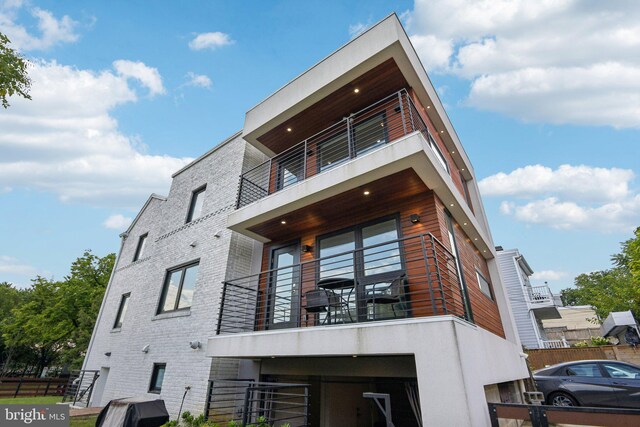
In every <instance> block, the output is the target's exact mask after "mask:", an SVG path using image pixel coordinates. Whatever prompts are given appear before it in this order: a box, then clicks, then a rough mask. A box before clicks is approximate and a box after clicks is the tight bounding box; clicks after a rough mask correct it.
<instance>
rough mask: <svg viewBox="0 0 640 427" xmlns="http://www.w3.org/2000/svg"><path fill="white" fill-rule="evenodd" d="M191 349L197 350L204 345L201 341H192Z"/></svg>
mask: <svg viewBox="0 0 640 427" xmlns="http://www.w3.org/2000/svg"><path fill="white" fill-rule="evenodd" d="M189 347H191V348H192V349H194V350H197V349H199V348H201V347H202V344H201V343H200V341H191V342H190V343H189Z"/></svg>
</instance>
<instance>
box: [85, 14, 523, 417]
mask: <svg viewBox="0 0 640 427" xmlns="http://www.w3.org/2000/svg"><path fill="white" fill-rule="evenodd" d="M238 176H240V180H239V181H238ZM523 356H524V355H523V354H522V353H521V346H520V342H519V340H518V336H517V332H516V330H515V326H514V323H513V319H512V316H511V312H510V308H509V302H508V299H507V297H506V294H505V289H504V287H503V284H502V282H501V280H500V275H499V273H498V266H497V263H496V252H495V250H494V245H493V241H492V238H491V233H490V230H489V227H488V224H487V218H486V216H485V213H484V208H483V205H482V202H481V199H480V195H479V192H478V187H477V182H476V178H475V175H474V171H473V167H472V166H471V163H470V161H469V159H468V157H467V155H466V153H465V151H464V149H463V147H462V145H461V143H460V141H459V139H458V136H457V135H456V133H455V131H454V129H453V126H452V124H451V122H450V121H449V118H448V117H447V115H446V113H445V111H444V107H443V105H442V104H441V102H440V100H439V99H438V96H437V94H436V91H435V89H434V87H433V86H432V84H431V82H430V81H429V78H428V77H427V74H426V72H425V70H424V69H423V67H422V65H421V63H420V61H419V59H418V57H417V55H416V52H415V50H414V49H413V46H412V45H411V43H410V41H409V39H408V37H407V35H406V33H405V32H404V29H403V28H402V26H401V24H400V21H399V20H398V18H397V16H396V15H395V14H393V15H390V16H389V17H387V18H386V19H384V20H383V21H381V22H379V23H378V24H376V25H374V26H373V27H372V28H370V29H369V30H368V31H366V32H365V33H363V34H362V35H360V36H358V37H357V38H355V39H353V40H351V41H350V42H349V43H347V44H346V45H345V46H343V47H342V48H340V49H338V50H337V51H336V52H334V53H332V54H331V55H329V56H328V57H326V58H325V59H324V60H322V61H321V62H319V63H318V64H316V65H315V66H313V67H312V68H310V69H309V70H307V71H305V72H304V73H303V74H301V75H300V76H298V77H297V78H295V79H294V80H292V81H291V82H289V83H287V84H286V85H285V86H283V87H282V88H281V89H279V90H278V91H277V92H275V93H274V94H272V95H271V96H269V97H268V98H266V99H265V100H264V101H262V102H261V103H259V104H258V105H256V106H255V107H253V108H252V109H251V110H249V111H248V112H247V113H246V118H245V124H244V129H243V130H242V131H241V132H240V133H238V134H237V135H234V136H233V137H231V138H230V139H229V140H227V141H225V142H223V143H221V144H220V145H218V146H217V147H216V148H214V149H213V150H211V151H210V152H209V153H207V154H205V155H204V156H202V157H201V158H199V159H197V160H195V161H194V162H193V163H191V164H190V165H188V166H186V167H185V168H183V169H182V170H181V171H179V172H177V173H176V174H175V175H174V179H173V184H172V186H171V189H170V191H169V195H168V197H166V198H162V197H159V196H152V197H151V198H150V199H149V201H148V202H147V204H146V205H145V206H144V207H143V209H142V211H141V212H140V214H139V215H138V217H137V218H136V219H135V221H134V222H133V224H132V225H131V227H130V228H129V230H127V232H126V233H124V234H123V239H122V248H121V251H120V254H119V257H118V260H117V263H116V268H115V270H114V275H113V277H112V280H111V283H110V285H109V288H108V290H107V293H106V295H105V298H104V302H103V306H102V309H101V311H100V315H99V318H98V322H97V324H96V327H95V331H94V335H93V338H92V341H91V344H90V347H89V351H88V354H87V357H86V360H85V364H84V369H86V370H99V371H100V372H101V373H102V375H101V377H100V379H99V380H98V383H99V384H97V385H96V389H95V392H94V398H93V403H94V404H105V403H106V402H107V401H108V400H109V399H113V398H117V397H125V396H134V395H142V396H146V397H149V398H154V397H160V398H162V399H164V400H165V402H166V404H167V407H168V409H169V411H170V413H171V414H172V415H173V416H176V415H177V413H178V411H179V409H180V407H181V406H182V409H183V410H190V411H192V412H196V413H199V412H202V411H206V412H207V413H208V415H209V416H210V417H211V418H212V419H216V420H218V421H220V422H223V421H225V420H226V421H228V420H229V419H231V418H235V419H243V418H244V419H245V420H251V419H253V418H255V415H257V414H263V415H265V416H266V417H267V418H268V419H269V421H270V422H273V423H274V424H275V425H278V426H279V425H280V424H281V423H283V422H285V421H287V422H290V424H291V426H292V427H294V426H299V425H304V424H305V423H309V424H310V425H314V426H316V425H317V426H332V427H340V426H349V427H352V426H370V425H372V424H375V423H381V422H383V420H384V417H383V415H382V413H381V411H379V410H378V409H377V406H376V405H375V404H374V402H372V400H373V399H374V398H377V399H383V398H384V397H385V396H386V397H388V398H389V400H390V403H391V408H392V411H393V420H394V423H395V425H402V426H414V425H415V426H417V425H452V426H453V425H455V426H463V425H464V426H488V425H490V421H489V414H488V410H487V405H486V403H487V401H488V400H489V401H500V400H511V401H518V400H519V399H520V394H521V392H522V391H523V389H522V381H521V380H522V379H523V378H526V377H527V376H528V372H527V368H526V365H525V362H524V358H523ZM238 379H242V380H244V381H239V380H238ZM210 380H213V381H212V382H211V383H210V382H209V381H210ZM187 386H189V387H190V389H189V390H187V391H186V394H185V387H187ZM372 393H373V394H372ZM183 396H184V404H182V403H181V402H182V399H183ZM285 403H287V404H286V405H285ZM383 406H384V405H383ZM293 413H299V414H300V417H297V418H296V416H295V415H294V414H293ZM276 421H277V422H276Z"/></svg>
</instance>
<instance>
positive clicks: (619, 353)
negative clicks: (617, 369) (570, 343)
mask: <svg viewBox="0 0 640 427" xmlns="http://www.w3.org/2000/svg"><path fill="white" fill-rule="evenodd" d="M527 354H528V355H529V358H528V359H527V362H528V363H529V368H530V369H531V370H532V371H534V370H536V369H542V368H544V367H545V366H551V365H555V364H557V363H562V362H572V361H574V360H592V359H608V360H620V361H622V362H628V363H633V364H634V365H640V347H638V348H634V347H631V346H626V345H603V346H599V347H570V348H550V349H539V350H527Z"/></svg>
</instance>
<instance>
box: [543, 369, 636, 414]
mask: <svg viewBox="0 0 640 427" xmlns="http://www.w3.org/2000/svg"><path fill="white" fill-rule="evenodd" d="M533 379H534V381H535V383H536V387H537V388H538V390H539V391H541V392H542V393H544V397H545V399H546V402H547V404H548V405H554V406H613V407H619V408H640V367H638V366H635V365H631V364H629V363H624V362H618V361H612V360H581V361H577V362H568V363H561V364H559V365H554V366H550V367H548V368H544V369H539V370H537V371H535V372H534V373H533Z"/></svg>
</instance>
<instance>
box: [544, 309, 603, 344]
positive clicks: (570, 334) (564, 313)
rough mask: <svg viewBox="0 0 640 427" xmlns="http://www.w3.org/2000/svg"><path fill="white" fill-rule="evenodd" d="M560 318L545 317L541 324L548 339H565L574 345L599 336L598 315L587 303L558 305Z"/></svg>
mask: <svg viewBox="0 0 640 427" xmlns="http://www.w3.org/2000/svg"><path fill="white" fill-rule="evenodd" d="M558 313H560V319H545V320H544V321H543V322H542V324H543V326H544V331H545V334H546V335H547V337H548V338H549V339H550V340H565V341H566V342H567V344H569V345H574V344H577V343H579V342H582V341H589V339H591V337H599V336H601V334H602V333H601V331H600V324H599V323H598V322H597V318H598V316H597V315H596V312H595V311H594V310H593V308H591V306H589V305H577V306H565V307H558Z"/></svg>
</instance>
